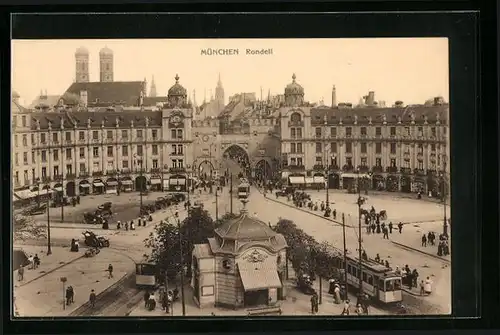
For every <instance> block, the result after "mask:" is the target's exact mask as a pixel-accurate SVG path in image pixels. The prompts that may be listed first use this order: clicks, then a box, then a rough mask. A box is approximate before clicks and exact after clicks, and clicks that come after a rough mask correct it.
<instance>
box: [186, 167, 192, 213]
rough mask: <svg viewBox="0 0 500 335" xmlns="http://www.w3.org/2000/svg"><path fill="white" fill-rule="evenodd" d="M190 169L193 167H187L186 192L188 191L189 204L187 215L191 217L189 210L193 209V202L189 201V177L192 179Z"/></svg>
mask: <svg viewBox="0 0 500 335" xmlns="http://www.w3.org/2000/svg"><path fill="white" fill-rule="evenodd" d="M189 169H191V165H189V164H188V165H186V177H187V178H186V191H187V204H188V207H187V210H188V212H187V215H188V216H189V210H190V208H191V201H190V200H189V199H190V198H189V177H190V173H189Z"/></svg>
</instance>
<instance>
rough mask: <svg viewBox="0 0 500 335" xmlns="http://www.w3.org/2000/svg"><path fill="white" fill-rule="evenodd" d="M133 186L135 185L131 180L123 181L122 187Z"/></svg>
mask: <svg viewBox="0 0 500 335" xmlns="http://www.w3.org/2000/svg"><path fill="white" fill-rule="evenodd" d="M132 184H133V182H132V180H130V179H125V180H122V185H132Z"/></svg>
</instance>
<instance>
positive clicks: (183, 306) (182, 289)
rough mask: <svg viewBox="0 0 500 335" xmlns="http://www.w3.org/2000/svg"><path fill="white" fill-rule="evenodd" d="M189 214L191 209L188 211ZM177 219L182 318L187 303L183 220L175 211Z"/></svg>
mask: <svg viewBox="0 0 500 335" xmlns="http://www.w3.org/2000/svg"><path fill="white" fill-rule="evenodd" d="M188 213H189V209H188ZM175 219H176V220H177V228H178V229H179V253H180V263H181V296H182V297H181V298H182V316H186V302H185V300H184V260H183V257H182V234H181V220H180V219H179V211H178V210H175Z"/></svg>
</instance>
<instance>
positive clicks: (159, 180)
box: [151, 179, 161, 185]
mask: <svg viewBox="0 0 500 335" xmlns="http://www.w3.org/2000/svg"><path fill="white" fill-rule="evenodd" d="M160 184H161V179H151V185H160Z"/></svg>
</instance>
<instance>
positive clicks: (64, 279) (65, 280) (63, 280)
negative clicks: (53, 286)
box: [60, 277, 68, 283]
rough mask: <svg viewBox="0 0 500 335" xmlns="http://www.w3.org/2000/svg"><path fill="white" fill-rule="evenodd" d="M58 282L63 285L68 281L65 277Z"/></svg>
mask: <svg viewBox="0 0 500 335" xmlns="http://www.w3.org/2000/svg"><path fill="white" fill-rule="evenodd" d="M60 280H61V282H62V283H65V282H67V281H68V279H67V278H66V277H61V278H60Z"/></svg>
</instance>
